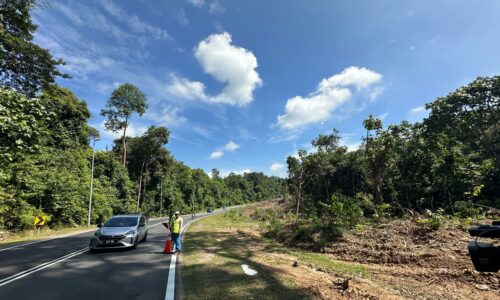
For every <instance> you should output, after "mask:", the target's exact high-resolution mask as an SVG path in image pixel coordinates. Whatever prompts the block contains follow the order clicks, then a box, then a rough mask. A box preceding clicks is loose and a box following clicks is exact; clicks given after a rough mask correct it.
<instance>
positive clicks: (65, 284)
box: [0, 214, 206, 300]
mask: <svg viewBox="0 0 500 300" xmlns="http://www.w3.org/2000/svg"><path fill="white" fill-rule="evenodd" d="M205 215H206V214H198V215H197V217H196V219H197V218H200V217H203V216H205ZM183 219H184V223H185V224H187V223H189V222H191V221H192V220H191V216H183ZM165 220H167V219H158V220H154V221H151V222H149V229H148V239H147V241H146V242H144V243H140V244H139V246H138V247H137V248H136V249H130V250H129V249H125V250H106V251H105V252H98V253H95V254H90V253H89V252H88V244H89V241H90V238H91V237H92V235H93V234H94V232H88V233H82V234H77V235H73V236H69V237H64V238H58V239H53V240H48V241H45V242H41V243H36V244H32V245H26V246H21V247H18V248H13V249H7V250H3V251H2V248H1V247H0V299H30V300H32V299H71V300H77V299H165V295H166V294H165V293H166V287H167V280H168V275H169V267H170V260H171V258H172V255H168V254H163V248H164V245H165V240H166V235H167V230H166V229H165V228H164V227H163V226H162V225H161V222H164V221H165ZM9 247H12V245H9ZM54 262H55V263H54ZM52 263H54V264H52ZM29 270H31V271H29ZM25 271H27V272H25ZM22 272H25V273H22ZM22 275H25V276H24V277H22ZM9 277H10V279H9ZM11 279H14V280H12V281H11Z"/></svg>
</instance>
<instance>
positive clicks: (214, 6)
mask: <svg viewBox="0 0 500 300" xmlns="http://www.w3.org/2000/svg"><path fill="white" fill-rule="evenodd" d="M208 12H209V13H211V14H213V15H221V14H223V13H225V12H226V9H225V8H224V7H223V6H222V5H221V4H220V3H219V1H218V0H215V1H214V2H212V3H210V4H209V5H208Z"/></svg>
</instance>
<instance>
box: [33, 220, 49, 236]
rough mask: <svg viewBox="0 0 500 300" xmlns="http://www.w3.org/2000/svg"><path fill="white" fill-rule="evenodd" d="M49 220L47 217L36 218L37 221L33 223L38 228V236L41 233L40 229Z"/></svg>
mask: <svg viewBox="0 0 500 300" xmlns="http://www.w3.org/2000/svg"><path fill="white" fill-rule="evenodd" d="M46 220H47V217H46V216H36V217H35V220H34V221H33V224H34V225H35V227H36V230H37V232H36V234H39V233H40V229H41V228H42V226H43V225H45V221H46Z"/></svg>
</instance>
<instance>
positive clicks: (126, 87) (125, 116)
mask: <svg viewBox="0 0 500 300" xmlns="http://www.w3.org/2000/svg"><path fill="white" fill-rule="evenodd" d="M147 107H148V106H147V102H146V96H144V94H143V93H142V92H141V91H140V90H139V89H138V88H137V87H135V86H134V85H132V84H130V83H125V84H121V85H120V86H118V87H117V88H116V89H115V90H114V91H113V93H112V94H111V97H110V98H109V99H108V102H107V103H106V108H105V109H103V110H102V111H101V115H102V116H103V117H105V118H106V123H105V127H106V129H107V130H110V131H113V132H119V131H121V130H123V134H122V148H121V151H122V162H123V166H124V167H125V164H126V162H127V142H126V134H127V127H128V125H129V122H130V117H131V116H132V114H133V113H138V114H139V115H140V116H142V114H144V112H145V111H146V109H147Z"/></svg>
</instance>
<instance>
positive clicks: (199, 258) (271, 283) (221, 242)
mask: <svg viewBox="0 0 500 300" xmlns="http://www.w3.org/2000/svg"><path fill="white" fill-rule="evenodd" d="M258 226H259V224H258V223H256V222H253V221H251V220H250V219H249V218H247V217H246V216H245V215H244V214H243V213H241V214H240V212H239V211H230V212H228V213H226V214H223V215H214V216H210V217H207V218H205V219H203V220H200V221H198V222H196V223H194V224H193V225H191V226H190V227H189V228H188V231H187V232H186V235H185V237H184V251H183V254H182V264H183V265H182V269H181V278H182V285H183V297H184V298H185V299H227V298H231V299H309V298H310V297H309V296H308V294H307V293H305V292H304V291H302V290H301V289H298V288H297V287H295V286H293V285H292V284H290V283H289V282H284V281H282V280H281V279H280V278H279V275H278V274H275V273H274V272H273V271H272V270H270V269H269V268H268V267H267V266H264V265H262V264H260V263H259V262H258V261H257V259H256V258H257V257H256V256H257V255H260V254H261V253H262V252H265V251H268V250H271V249H272V246H270V244H269V243H268V242H267V241H266V240H265V239H264V238H262V237H260V236H258V235H253V234H251V232H252V231H253V230H254V229H255V230H256V229H258ZM241 229H247V231H246V233H245V232H242V231H241ZM249 229H250V230H249ZM249 232H250V233H249ZM242 264H247V265H249V266H250V268H252V269H254V270H256V271H257V272H258V273H257V275H255V276H249V275H246V274H245V273H244V272H243V269H242V266H241V265H242Z"/></svg>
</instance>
